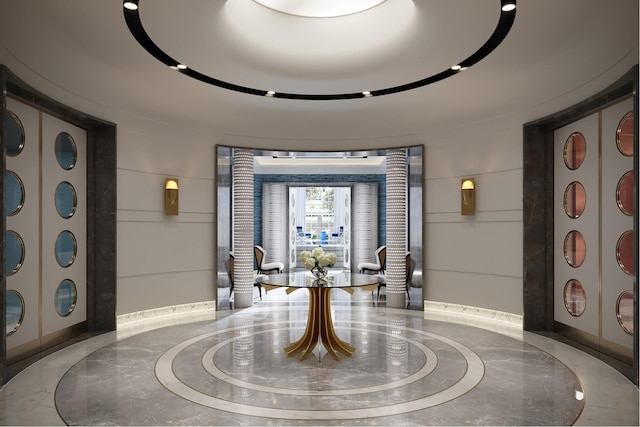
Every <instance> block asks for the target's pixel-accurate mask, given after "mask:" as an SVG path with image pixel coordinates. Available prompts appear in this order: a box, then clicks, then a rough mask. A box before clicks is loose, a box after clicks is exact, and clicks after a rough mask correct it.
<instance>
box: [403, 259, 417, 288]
mask: <svg viewBox="0 0 640 427" xmlns="http://www.w3.org/2000/svg"><path fill="white" fill-rule="evenodd" d="M415 269H416V262H415V261H414V260H413V259H411V257H410V256H409V255H407V263H406V269H405V271H406V274H407V276H406V277H407V286H411V281H412V280H413V271H414V270H415Z"/></svg>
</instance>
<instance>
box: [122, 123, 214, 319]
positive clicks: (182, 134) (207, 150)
mask: <svg viewBox="0 0 640 427" xmlns="http://www.w3.org/2000/svg"><path fill="white" fill-rule="evenodd" d="M177 141H178V142H177ZM214 161H215V156H214V149H213V147H212V146H211V143H210V142H207V141H204V139H203V135H202V134H201V133H200V132H198V131H190V130H188V129H183V128H177V127H174V128H172V127H171V126H167V125H164V124H159V125H158V126H157V127H156V126H148V127H146V128H145V127H144V126H138V125H137V124H129V123H127V122H124V123H123V124H121V123H119V124H118V175H117V179H118V190H117V191H118V214H117V218H118V225H117V253H118V256H117V269H118V290H117V294H118V307H117V314H118V315H120V314H125V313H130V312H134V311H139V310H145V309H148V308H156V307H165V306H171V305H175V304H185V303H190V302H199V301H210V300H215V299H216V296H215V292H214V291H215V276H216V274H215V260H214V257H213V253H214V252H213V251H214V244H215V242H214V239H215V202H214V187H215V178H214V177H215V165H214ZM165 177H174V178H178V180H179V185H180V187H179V191H180V193H179V204H180V205H179V206H180V212H179V215H178V216H173V217H169V216H166V215H164V180H165Z"/></svg>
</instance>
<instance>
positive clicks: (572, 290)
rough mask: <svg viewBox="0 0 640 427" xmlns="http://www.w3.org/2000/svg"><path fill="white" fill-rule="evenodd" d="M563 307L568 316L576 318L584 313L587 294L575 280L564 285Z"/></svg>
mask: <svg viewBox="0 0 640 427" xmlns="http://www.w3.org/2000/svg"><path fill="white" fill-rule="evenodd" d="M563 295H564V306H565V307H566V309H567V311H568V312H569V314H571V315H572V316H575V317H578V316H581V315H582V313H584V310H585V308H586V307H587V294H586V293H585V291H584V288H583V287H582V283H580V281H578V280H576V279H571V280H569V281H568V282H567V283H566V284H565V285H564V293H563Z"/></svg>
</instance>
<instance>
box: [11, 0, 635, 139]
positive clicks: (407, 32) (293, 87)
mask: <svg viewBox="0 0 640 427" xmlns="http://www.w3.org/2000/svg"><path fill="white" fill-rule="evenodd" d="M499 9H500V2H499V0H387V1H386V2H384V3H382V4H381V5H379V6H377V7H374V8H372V9H369V10H367V11H364V12H362V13H359V14H354V15H349V16H344V17H339V18H304V17H297V16H292V15H287V14H282V13H279V12H277V11H274V10H272V9H268V8H265V7H263V6H261V5H259V4H258V3H256V2H254V1H253V0H227V1H224V0H188V1H187V0H152V1H151V0H141V1H140V15H141V19H142V22H143V25H144V26H145V28H146V30H147V32H148V33H149V34H150V36H151V37H152V38H153V39H154V41H155V42H156V43H157V44H158V45H159V46H161V47H162V49H163V50H165V51H166V52H167V53H169V54H170V55H171V56H172V57H175V58H177V59H179V60H180V61H183V62H185V63H187V64H188V65H189V66H190V67H191V68H193V69H196V70H197V71H200V72H202V73H204V74H208V75H211V76H213V77H216V78H219V79H221V80H226V81H229V82H232V83H236V84H240V85H245V86H249V87H254V88H259V89H265V90H269V89H271V90H275V91H285V92H298V93H341V92H355V91H361V90H372V89H382V88H386V87H390V86H395V85H398V84H402V83H408V82H412V81H415V80H419V79H422V78H424V77H427V76H429V75H431V74H434V73H437V72H440V71H443V70H445V69H447V68H448V67H450V66H451V65H453V64H455V63H457V62H458V61H460V60H462V59H464V58H466V57H468V56H469V55H470V54H471V53H473V52H474V51H476V50H477V49H478V48H479V47H480V45H481V44H482V43H484V41H485V40H486V39H487V38H488V37H489V35H490V34H491V33H492V32H493V30H494V28H495V26H496V24H497V20H498V18H499ZM0 61H1V62H2V63H4V64H6V65H8V66H9V68H10V69H11V70H12V71H13V72H15V73H16V74H18V75H19V76H20V77H21V78H23V79H24V80H26V81H27V82H28V83H30V84H32V85H33V86H35V87H36V88H38V89H40V90H42V91H43V92H45V93H46V94H47V95H50V96H52V97H53V98H55V99H58V100H60V101H61V102H64V103H66V104H68V105H71V106H72V107H75V108H78V109H81V110H83V111H88V112H90V113H92V114H95V115H98V116H100V117H104V118H106V119H109V120H114V119H117V118H118V117H120V116H122V115H127V116H137V117H146V118H150V119H152V120H155V121H166V122H170V123H176V124H179V125H180V126H184V127H191V128H195V129H199V130H204V131H211V132H213V133H216V134H218V135H220V134H223V135H241V136H246V137H252V138H273V139H280V140H287V139H304V140H309V141H323V140H342V139H345V140H367V139H371V138H373V139H376V138H383V139H384V138H387V137H397V138H402V137H403V136H405V135H421V134H425V133H428V132H429V130H430V129H447V128H450V127H454V126H457V125H458V124H460V123H469V122H478V121H483V120H488V119H492V118H495V117H499V116H501V115H504V114H505V113H506V112H513V111H521V112H525V113H526V112H531V114H532V115H534V116H533V117H531V119H534V118H537V117H539V116H536V114H538V115H539V114H549V113H551V112H553V111H555V110H552V111H545V108H546V106H551V105H553V108H557V105H555V104H554V100H558V99H561V101H562V103H564V104H566V105H562V108H564V107H567V106H569V105H571V104H572V103H575V102H578V101H580V100H582V99H584V98H586V97H587V96H590V95H592V94H593V93H595V92H597V91H598V90H601V89H603V88H604V87H606V86H607V85H608V84H610V83H611V82H613V81H614V80H615V79H616V78H618V77H620V76H621V75H622V74H624V73H625V72H626V71H628V70H629V68H630V67H631V66H632V65H634V64H636V63H637V62H638V1H637V0H606V1H605V0H561V1H559V0H518V8H517V16H516V19H515V23H514V25H513V28H512V30H511V33H510V34H509V35H508V36H507V38H506V40H505V41H504V42H503V43H502V44H501V45H500V46H499V47H498V48H497V49H496V50H495V51H494V52H493V53H491V54H490V55H489V56H488V57H487V58H485V59H484V60H482V61H481V62H480V63H478V64H477V65H476V66H474V67H471V68H470V69H469V70H467V71H464V72H462V73H459V74H457V75H455V76H453V77H451V78H449V79H446V80H444V81H441V82H438V83H436V84H433V85H429V86H426V87H422V88H419V89H416V90H412V91H408V92H402V93H398V94H393V95H387V96H382V97H375V98H366V99H354V100H335V101H303V100H287V99H276V98H266V97H260V96H255V95H248V94H243V93H237V92H232V91H228V90H225V89H221V88H218V87H214V86H210V85H207V84H205V83H202V82H199V81H196V80H193V79H190V78H188V77H186V76H184V75H181V74H180V73H179V72H176V71H173V70H170V69H169V68H168V67H166V66H164V65H163V64H161V63H160V62H158V61H157V60H155V59H154V58H153V57H151V56H150V55H149V54H148V53H147V52H146V51H145V50H144V49H143V48H142V47H141V46H139V45H138V44H137V43H136V41H135V40H134V39H133V37H132V36H131V34H130V33H129V30H128V28H127V26H126V24H125V21H124V17H123V10H122V1H121V0H55V1H52V0H20V1H11V0H0ZM549 108H551V107H549ZM525 115H526V114H525ZM105 116H106V117H105ZM367 143H368V144H371V142H370V141H369V142H367ZM356 145H357V144H356ZM319 147H321V144H314V147H313V148H312V149H314V150H319V149H321V148H319ZM274 148H277V147H274ZM370 148H376V147H370Z"/></svg>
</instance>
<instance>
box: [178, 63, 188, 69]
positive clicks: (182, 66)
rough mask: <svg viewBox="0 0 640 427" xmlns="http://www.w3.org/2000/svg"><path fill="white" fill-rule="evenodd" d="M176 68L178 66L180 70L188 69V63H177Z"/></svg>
mask: <svg viewBox="0 0 640 427" xmlns="http://www.w3.org/2000/svg"><path fill="white" fill-rule="evenodd" d="M176 68H177V69H178V70H186V69H187V66H186V65H184V64H178V65H176Z"/></svg>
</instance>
